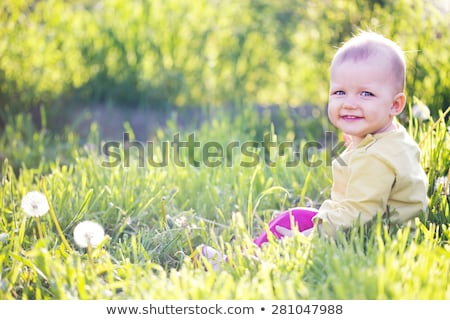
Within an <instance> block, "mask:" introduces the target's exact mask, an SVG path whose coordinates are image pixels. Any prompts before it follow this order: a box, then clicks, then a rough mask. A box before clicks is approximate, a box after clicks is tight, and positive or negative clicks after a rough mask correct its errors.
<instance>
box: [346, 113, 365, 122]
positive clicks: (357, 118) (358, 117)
mask: <svg viewBox="0 0 450 320" xmlns="http://www.w3.org/2000/svg"><path fill="white" fill-rule="evenodd" d="M341 119H344V120H349V121H351V120H360V119H363V117H360V116H354V115H349V114H344V115H342V116H341Z"/></svg>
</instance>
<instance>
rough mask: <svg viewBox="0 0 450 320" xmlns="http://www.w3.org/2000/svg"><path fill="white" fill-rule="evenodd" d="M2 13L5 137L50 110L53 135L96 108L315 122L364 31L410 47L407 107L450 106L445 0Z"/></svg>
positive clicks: (15, 1) (81, 7) (208, 1)
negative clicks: (265, 110)
mask: <svg viewBox="0 0 450 320" xmlns="http://www.w3.org/2000/svg"><path fill="white" fill-rule="evenodd" d="M0 12H1V13H0V106H1V109H0V110H1V111H0V124H1V128H2V129H3V128H4V126H5V124H6V123H7V122H9V121H13V119H14V118H15V117H16V115H17V114H20V113H23V112H27V111H31V112H32V113H33V114H34V118H33V119H35V122H37V123H38V125H40V124H41V121H40V120H39V116H40V111H39V110H41V108H42V107H44V108H45V110H46V113H47V115H46V117H47V120H46V122H47V123H46V126H47V128H48V129H55V130H61V129H62V128H63V127H64V125H66V124H67V123H72V124H73V123H74V122H75V121H76V120H77V119H79V118H80V115H81V114H82V113H83V111H85V110H95V108H94V107H98V106H102V107H105V106H109V107H110V108H111V107H114V108H116V107H120V110H122V111H123V112H125V113H127V114H130V113H129V112H130V111H133V112H135V111H136V110H138V109H139V110H147V111H148V110H153V111H154V112H157V113H156V115H154V114H153V113H152V115H153V117H156V118H158V117H166V116H167V115H168V114H170V112H171V111H173V110H178V111H180V110H183V109H184V110H192V109H193V108H194V110H197V109H198V110H203V111H204V110H211V109H212V108H230V107H236V106H242V105H252V106H260V107H261V106H272V107H273V106H276V107H277V108H280V109H281V110H285V109H286V107H291V108H293V107H297V108H298V107H301V106H309V107H311V106H312V107H313V108H312V109H313V110H314V108H317V110H318V111H315V112H316V113H315V115H316V116H317V115H318V112H321V111H323V110H324V108H325V106H326V103H327V96H328V67H329V63H330V60H331V58H332V56H333V54H334V52H335V50H336V48H337V47H338V46H339V45H340V44H341V43H342V42H343V41H345V40H347V39H348V38H349V37H350V36H351V35H352V34H354V33H357V32H358V31H359V30H360V29H364V30H367V29H371V30H373V31H377V32H380V33H382V34H384V35H385V36H387V37H390V38H392V39H393V40H394V41H396V42H398V43H399V45H400V46H401V47H402V48H403V49H404V50H405V52H406V56H407V62H408V74H407V95H408V98H409V100H408V101H409V102H412V101H413V99H412V97H413V96H416V97H418V98H419V99H421V100H422V101H423V102H424V103H426V104H427V105H428V106H429V107H430V109H431V111H432V115H434V116H436V115H437V114H438V110H443V109H444V108H445V107H446V106H448V105H449V104H450V84H449V83H450V80H449V77H448V74H450V65H449V63H448V62H449V61H450V53H449V47H450V37H449V30H450V28H449V26H450V25H449V21H450V19H449V4H448V1H446V0H434V1H425V0H399V1H397V0H396V1H390V0H371V1H366V0H356V1H340V0H320V1H311V0H309V1H305V0H279V1H272V0H229V1H220V0H195V1H188V0H128V1H123V0H109V1H95V0H81V1H72V0H68V1H66V0H65V1H63V0H48V1H36V0H3V1H2V4H0ZM180 112H182V111H180ZM313 113H314V112H313ZM193 114H195V113H192V112H191V111H187V112H185V116H186V117H187V118H189V117H192V115H193ZM90 115H91V116H92V112H91V113H90ZM102 115H103V116H104V112H103V111H101V109H100V111H99V116H100V117H101V116H102ZM144 115H145V114H144ZM307 115H311V112H308V113H307ZM147 116H148V114H147ZM297 116H298V114H297ZM300 116H301V114H300ZM36 119H37V120H36ZM109 120H111V119H109ZM156 120H158V119H156ZM0 131H2V130H0Z"/></svg>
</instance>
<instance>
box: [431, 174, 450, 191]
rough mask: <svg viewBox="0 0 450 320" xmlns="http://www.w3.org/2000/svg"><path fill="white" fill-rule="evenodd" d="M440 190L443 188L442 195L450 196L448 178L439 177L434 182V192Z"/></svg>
mask: <svg viewBox="0 0 450 320" xmlns="http://www.w3.org/2000/svg"><path fill="white" fill-rule="evenodd" d="M439 188H442V191H441V193H442V194H444V195H450V183H449V181H448V178H447V177H446V176H443V177H439V178H437V179H436V180H435V182H434V191H438V190H439Z"/></svg>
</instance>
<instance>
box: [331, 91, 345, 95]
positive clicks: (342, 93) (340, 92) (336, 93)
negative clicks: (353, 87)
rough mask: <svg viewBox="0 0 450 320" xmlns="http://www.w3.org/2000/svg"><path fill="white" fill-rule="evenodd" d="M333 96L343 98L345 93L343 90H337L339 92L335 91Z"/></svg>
mask: <svg viewBox="0 0 450 320" xmlns="http://www.w3.org/2000/svg"><path fill="white" fill-rule="evenodd" d="M333 94H334V95H336V96H343V95H344V94H345V92H344V91H342V90H337V91H334V92H333Z"/></svg>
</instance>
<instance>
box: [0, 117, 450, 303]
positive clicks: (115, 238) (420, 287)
mask: <svg viewBox="0 0 450 320" xmlns="http://www.w3.org/2000/svg"><path fill="white" fill-rule="evenodd" d="M24 119H25V120H24ZM26 119H27V117H23V118H21V119H18V120H17V121H15V122H14V123H10V124H8V125H7V128H6V129H5V133H4V134H3V135H2V138H1V139H0V146H1V148H2V149H0V150H2V151H1V152H2V154H3V157H4V158H5V159H4V160H3V164H2V169H1V187H0V270H1V271H0V298H1V299H450V281H449V280H450V264H449V263H448V262H449V261H450V245H449V243H448V241H449V239H450V229H449V226H450V212H449V203H448V199H449V198H448V192H447V193H446V192H445V186H442V185H441V186H439V187H438V188H437V189H435V183H434V182H435V181H436V179H437V178H439V177H443V176H448V175H449V166H450V152H449V149H450V148H449V147H450V142H449V138H450V134H449V132H448V127H447V125H448V124H447V123H445V120H444V119H445V117H442V118H441V119H439V120H438V119H435V121H429V122H427V123H420V122H418V121H417V120H415V119H410V125H409V130H410V132H411V133H412V134H413V136H414V137H415V139H416V140H417V141H418V142H419V143H421V148H422V151H423V154H422V162H423V165H424V167H425V168H426V171H427V173H428V177H429V182H430V188H429V196H430V203H429V214H428V216H427V217H421V218H420V219H419V218H418V219H417V221H416V223H417V228H416V229H415V230H412V229H410V228H409V227H404V228H400V229H397V230H392V229H389V228H387V226H385V225H383V224H382V223H381V222H376V223H374V224H373V225H372V226H370V227H368V226H366V227H364V228H356V229H354V230H352V231H351V232H349V233H347V234H340V236H339V238H338V239H337V240H335V241H331V240H325V239H322V238H318V237H314V238H312V239H307V238H305V237H303V236H301V235H297V236H295V237H293V238H289V239H286V240H284V241H281V242H277V241H274V240H273V239H272V240H271V241H270V244H269V245H268V246H266V247H264V248H263V249H254V248H252V242H251V239H252V238H253V237H254V236H255V235H257V234H258V233H259V232H260V231H261V230H262V229H263V228H264V222H267V221H268V220H269V219H270V217H271V215H272V213H273V211H276V210H284V209H286V208H289V207H290V206H294V205H306V204H308V203H309V202H311V201H312V202H313V203H314V204H315V205H318V204H320V202H321V201H323V200H324V199H326V198H327V197H328V196H329V191H330V189H329V188H330V183H331V180H330V179H331V175H330V167H329V166H326V165H321V166H318V167H316V168H310V167H307V166H305V165H302V164H300V165H298V166H297V167H295V168H287V167H286V166H285V165H284V164H285V161H286V159H285V158H283V157H279V158H277V161H276V163H275V165H274V166H273V167H269V166H266V165H264V163H260V164H259V165H257V166H254V167H248V168H245V167H241V166H239V162H240V161H241V160H245V157H244V156H243V155H239V154H238V153H236V157H234V158H233V165H232V166H230V167H226V166H218V167H216V168H208V167H206V166H204V165H200V167H194V166H192V165H187V166H185V167H179V166H176V165H174V164H173V163H170V164H169V165H168V166H167V167H163V168H155V167H149V166H146V167H144V168H139V167H138V166H137V165H136V164H137V163H138V162H137V160H136V161H134V160H133V161H132V162H131V165H130V166H129V167H127V168H124V167H123V166H119V167H114V168H105V167H102V166H101V165H100V164H101V161H102V160H105V159H103V158H102V155H101V154H100V153H99V151H98V150H94V149H96V148H94V149H93V148H86V147H85V146H79V142H80V141H81V139H80V137H78V136H77V135H76V134H75V133H74V132H72V131H70V130H68V131H67V132H66V134H64V135H61V136H52V135H50V133H49V132H47V131H46V130H45V129H43V130H40V131H38V130H34V129H32V128H31V126H28V125H27V120H26ZM218 119H219V118H218ZM220 119H222V120H214V121H211V122H209V123H205V124H203V125H202V126H201V127H200V128H197V129H196V130H195V135H196V140H198V141H201V142H205V141H213V140H214V141H217V142H219V143H220V144H222V145H226V144H227V143H228V142H230V141H232V140H236V141H240V142H241V143H242V142H243V141H247V140H251V139H257V140H262V136H260V134H261V132H263V133H264V132H269V133H271V136H272V139H275V133H274V131H277V130H278V131H279V132H277V138H278V141H283V140H287V139H289V138H291V139H292V136H290V135H291V134H292V133H290V132H289V131H286V130H283V128H282V127H280V128H273V127H271V126H270V124H269V125H266V123H265V122H262V123H258V121H255V120H254V119H258V118H257V117H255V115H254V114H252V112H251V111H244V112H242V114H240V115H239V116H235V117H234V118H233V119H232V118H231V116H229V115H222V116H221V117H220ZM125 127H126V128H128V130H130V129H131V128H130V127H129V126H128V125H127V124H125ZM30 128H31V129H30ZM275 129H276V130H275ZM192 132H194V131H192ZM192 132H188V131H186V132H181V133H180V136H181V138H182V139H187V137H188V136H189V134H191V133H192ZM175 133H176V127H175V126H174V124H173V123H171V122H169V123H168V125H167V126H166V129H164V130H162V129H160V130H159V131H158V132H157V134H156V142H161V141H166V140H169V139H171V138H172V137H173V135H174V134H175ZM131 134H132V132H131ZM296 138H297V139H298V140H299V141H300V138H299V137H296ZM13 141H15V143H16V144H13V143H12V142H13ZM305 142H306V141H305V140H304V141H303V142H302V143H305ZM86 144H87V145H94V146H100V145H101V137H99V134H98V130H97V129H96V128H95V126H93V128H92V131H91V134H90V135H89V137H88V138H87V140H86ZM156 145H159V144H158V143H156ZM134 151H136V150H134ZM157 152H160V150H157ZM30 155H31V156H33V157H34V158H32V159H31V160H30ZM194 156H195V157H199V156H200V154H195V155H194ZM261 156H262V155H261ZM313 157H317V159H324V157H325V154H321V153H317V154H315V155H313ZM181 159H183V160H185V161H188V155H186V154H182V156H181ZM196 159H198V158H196ZM247 160H248V159H247ZM447 187H448V185H447ZM33 190H39V191H41V192H44V191H47V194H48V199H49V201H50V203H51V205H52V207H53V209H54V212H55V214H56V216H57V223H58V224H59V225H60V226H61V228H62V232H63V234H64V238H66V239H67V242H68V245H64V244H63V241H62V237H61V236H60V235H59V233H58V230H57V224H56V223H55V221H54V219H52V218H51V216H50V215H49V214H47V215H45V216H43V217H41V218H40V221H39V223H40V228H41V231H42V234H43V236H42V238H40V237H39V233H38V228H37V220H36V219H32V218H29V217H26V216H25V214H24V212H23V210H22V209H21V206H20V204H21V200H22V198H23V197H24V196H25V194H26V193H28V192H29V191H33ZM164 219H166V220H165V221H166V223H164ZM84 220H93V221H96V222H98V223H100V224H101V225H102V226H103V227H104V228H105V231H106V234H107V235H108V237H107V239H106V240H105V241H104V242H103V243H102V244H101V245H100V246H98V247H97V248H94V249H93V250H92V251H90V250H86V249H82V248H78V247H77V245H76V244H75V242H74V239H73V229H74V227H75V226H76V225H77V223H78V222H81V221H84ZM201 243H206V244H209V245H212V246H214V247H217V248H219V249H220V250H223V251H224V252H226V253H227V254H228V255H229V257H230V261H231V265H224V267H223V270H222V271H220V272H217V273H216V272H205V271H204V270H203V268H201V267H200V268H199V267H197V265H198V264H199V263H200V262H199V261H196V260H193V259H192V258H191V257H192V255H193V253H195V252H194V251H195V247H196V246H197V245H199V244H201ZM69 247H70V248H72V249H73V251H71V250H69ZM244 252H245V254H244Z"/></svg>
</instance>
